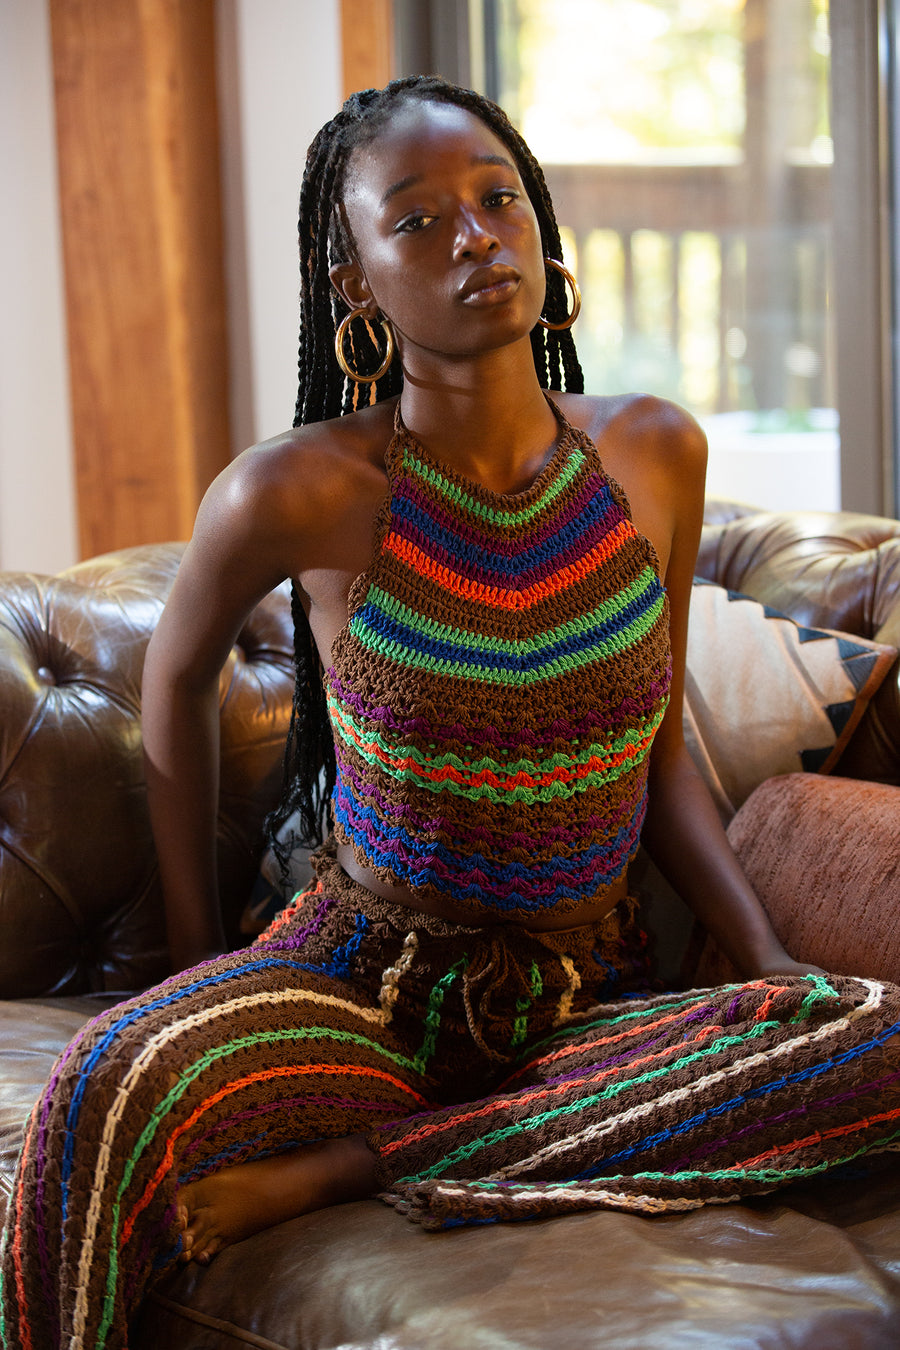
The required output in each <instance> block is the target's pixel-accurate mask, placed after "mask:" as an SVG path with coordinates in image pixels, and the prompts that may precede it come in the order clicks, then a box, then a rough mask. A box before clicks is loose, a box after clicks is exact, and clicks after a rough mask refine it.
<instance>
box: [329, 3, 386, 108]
mask: <svg viewBox="0 0 900 1350" xmlns="http://www.w3.org/2000/svg"><path fill="white" fill-rule="evenodd" d="M341 72H342V78H343V86H344V98H347V96H348V95H349V94H353V93H355V92H356V90H357V89H380V88H381V87H382V86H383V85H385V84H387V83H388V81H389V80H391V79H393V76H394V5H393V0H341Z"/></svg>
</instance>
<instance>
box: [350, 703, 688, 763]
mask: <svg viewBox="0 0 900 1350" xmlns="http://www.w3.org/2000/svg"><path fill="white" fill-rule="evenodd" d="M328 704H329V712H330V713H331V714H332V718H333V723H332V724H333V727H334V733H335V735H336V736H339V737H340V739H341V740H342V741H343V742H344V743H345V744H347V745H349V746H351V747H352V748H353V749H354V750H356V751H357V753H358V754H360V755H361V756H362V758H363V759H365V760H367V761H368V762H369V763H370V764H373V765H375V766H377V767H378V768H380V769H382V770H383V771H384V772H385V773H389V774H390V775H391V777H394V778H401V779H402V778H406V777H408V776H413V777H419V775H418V774H417V773H416V770H415V769H413V768H412V767H411V766H412V765H413V764H415V765H418V766H419V767H420V768H422V769H425V770H427V771H428V772H429V773H439V772H440V771H441V770H442V769H447V768H449V769H455V770H458V771H459V772H460V773H463V774H465V775H466V776H467V777H475V776H477V775H478V774H480V773H491V774H493V775H494V776H495V777H496V778H498V779H500V780H501V781H503V780H506V779H513V778H517V777H518V776H519V775H520V774H525V775H526V776H528V777H529V778H542V777H544V776H545V775H550V774H552V773H553V772H554V771H555V770H556V769H561V768H572V769H573V771H574V770H577V769H579V768H583V767H584V766H585V765H586V764H589V763H590V762H591V760H593V759H610V758H612V757H614V756H618V755H621V754H622V753H623V752H627V751H629V750H630V751H633V752H635V754H637V753H639V752H640V751H641V750H642V749H645V748H646V744H645V743H646V741H647V738H648V737H652V736H653V734H654V732H655V731H656V730H657V728H658V727H659V724H660V722H661V721H662V719H663V716H664V714H665V708H664V707H662V708H658V709H657V710H656V712H655V713H654V714H653V715H652V716H651V717H648V718H646V719H645V720H644V721H642V722H639V723H638V724H637V726H634V727H626V729H625V730H624V731H623V732H622V733H621V734H620V735H619V736H613V737H611V738H610V739H609V740H607V741H604V742H603V743H600V742H597V743H592V744H589V745H586V746H585V747H584V748H583V749H581V750H578V751H577V752H573V751H571V750H569V751H566V752H562V751H558V752H557V753H556V754H553V755H548V756H547V758H546V759H538V760H534V759H526V758H524V757H520V758H519V759H515V760H511V761H509V760H507V761H505V762H501V761H500V760H497V759H494V758H493V757H492V756H491V755H483V756H482V757H481V758H480V759H476V760H470V759H469V760H466V759H461V758H460V756H459V755H457V754H455V753H454V752H453V751H447V752H446V753H444V754H431V753H429V752H428V751H423V750H421V749H419V748H418V747H417V746H415V745H410V744H403V743H395V742H393V741H390V740H388V738H387V737H386V736H384V735H382V734H380V733H379V732H376V731H373V730H372V728H371V727H370V726H369V725H368V723H367V722H366V721H365V720H364V719H362V718H359V717H355V716H354V715H353V714H352V713H350V712H349V710H348V709H346V708H341V706H340V704H339V703H337V701H336V700H335V699H334V698H333V696H332V695H331V694H329V695H328ZM386 756H389V757H390V760H393V761H396V763H395V764H391V763H389V762H386V760H385V757H386ZM397 765H399V767H397ZM404 766H409V767H404Z"/></svg>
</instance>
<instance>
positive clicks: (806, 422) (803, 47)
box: [398, 0, 896, 512]
mask: <svg viewBox="0 0 900 1350" xmlns="http://www.w3.org/2000/svg"><path fill="white" fill-rule="evenodd" d="M894 6H895V0H891V3H890V4H888V3H887V0H884V3H882V4H879V2H878V0H865V3H860V2H859V0H831V3H830V5H829V0H468V3H458V4H442V5H441V4H436V3H434V0H432V3H422V4H418V5H415V6H409V7H408V9H409V11H410V12H409V13H407V14H406V15H404V13H403V5H402V4H401V5H400V13H399V14H398V18H399V20H400V23H399V25H398V27H400V28H401V30H407V24H408V22H409V23H413V22H414V24H415V25H417V34H418V36H417V41H418V43H419V48H418V52H415V51H413V50H412V49H408V50H407V51H406V52H405V53H404V52H403V50H402V47H401V53H400V60H401V63H402V64H403V63H405V68H406V69H428V68H431V69H434V68H439V69H441V70H442V72H443V73H444V74H447V75H448V77H450V78H456V79H459V80H461V81H462V82H466V81H468V82H470V83H472V84H474V85H475V86H476V87H481V88H482V89H484V90H485V92H487V93H489V94H490V95H491V96H492V97H494V98H496V99H497V100H498V101H499V102H500V103H502V104H503V106H504V107H505V108H506V109H507V110H508V111H509V112H510V114H511V116H512V117H513V119H514V121H516V123H517V124H518V125H519V126H520V127H521V129H522V130H523V132H524V134H525V137H526V139H527V140H528V141H529V144H530V145H531V146H532V149H533V150H534V151H535V154H536V155H537V157H538V159H540V160H541V162H542V164H543V165H544V168H545V172H546V175H547V179H548V183H549V186H550V189H551V192H552V194H553V198H554V201H555V203H556V207H557V214H558V217H559V220H560V224H561V226H562V230H563V239H564V245H565V248H566V256H567V261H568V262H569V264H570V265H572V266H573V267H574V270H575V271H576V272H577V273H578V275H579V278H580V280H581V281H582V284H583V288H584V293H585V307H584V310H583V317H582V318H581V319H579V323H578V328H577V329H576V340H577V343H578V347H579V352H580V355H581V357H582V363H583V365H584V367H585V375H586V383H587V387H588V388H589V389H591V390H594V391H597V392H615V391H617V390H621V389H625V388H631V389H647V390H650V391H652V392H654V393H660V394H664V395H667V396H669V397H672V398H674V399H676V400H677V401H679V402H681V403H684V404H685V405H686V406H687V407H689V408H690V409H691V410H692V411H693V412H694V413H695V414H696V415H697V416H698V418H699V419H700V421H701V422H702V423H703V425H704V426H705V428H706V430H707V433H708V435H709V440H710V451H711V453H710V472H709V492H710V494H711V495H716V496H725V497H734V498H737V499H739V500H744V501H748V502H752V503H754V504H757V505H761V506H767V507H771V508H774V509H779V508H784V509H792V508H806V509H814V508H820V509H834V508H836V507H837V506H839V505H841V504H843V505H844V506H845V507H849V508H853V509H859V510H869V511H874V512H890V511H893V510H895V509H896V507H895V497H894V490H895V489H894V479H895V477H896V475H895V473H894V472H893V468H894V464H893V453H892V450H891V433H892V427H893V423H894V420H895V419H894V408H893V402H892V396H891V397H886V396H885V391H886V390H887V391H891V390H892V389H893V387H894V384H893V379H892V372H891V371H890V369H889V360H888V358H889V357H890V353H891V350H892V345H891V343H890V341H889V336H888V335H889V332H890V327H889V323H890V314H889V313H888V308H889V306H888V304H887V301H888V300H889V288H888V287H886V285H885V284H884V280H883V279H884V278H885V277H886V276H887V275H888V271H887V263H888V257H887V246H888V240H889V232H888V231H887V230H886V228H885V221H886V219H887V213H886V211H885V198H884V193H885V191H886V185H885V181H884V179H883V176H882V175H881V173H880V172H879V169H880V157H881V154H882V147H883V145H884V144H885V143H886V142H885V131H886V114H885V111H884V106H883V104H882V103H881V101H880V100H881V99H882V95H883V92H884V87H885V86H884V82H883V79H882V77H881V75H880V68H881V67H880V63H881V66H883V65H884V52H885V50H888V49H889V50H890V51H891V52H892V51H893V47H892V46H891V47H889V48H887V47H885V45H884V44H885V43H890V38H891V36H892V32H893V28H892V24H891V23H889V19H890V18H891V16H892V15H893V10H894ZM429 43H430V47H429ZM880 44H881V45H880ZM426 48H427V49H428V56H426V55H425V49H426ZM429 58H430V59H429ZM417 62H418V64H417Z"/></svg>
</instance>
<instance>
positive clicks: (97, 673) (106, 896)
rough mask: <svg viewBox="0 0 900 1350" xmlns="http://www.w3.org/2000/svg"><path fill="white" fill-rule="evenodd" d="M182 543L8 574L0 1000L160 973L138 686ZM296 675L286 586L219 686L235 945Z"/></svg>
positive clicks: (125, 985) (273, 792)
mask: <svg viewBox="0 0 900 1350" xmlns="http://www.w3.org/2000/svg"><path fill="white" fill-rule="evenodd" d="M182 550H183V546H182V545H178V544H164V545H154V546H151V547H145V548H136V549H124V550H122V551H121V552H118V553H109V554H106V555H104V556H103V557H99V558H94V559H92V560H91V561H89V562H84V563H80V564H79V565H78V566H75V567H72V568H69V569H68V570H67V571H65V572H63V573H61V574H60V575H59V576H56V577H38V576H31V575H25V574H7V575H6V576H4V577H3V578H2V580H0V670H2V681H0V920H2V931H3V933H4V934H5V935H6V936H5V938H4V941H3V942H2V944H0V997H6V998H24V997H34V996H36V995H41V994H76V993H87V992H89V991H96V990H127V989H137V988H142V987H145V986H146V985H147V984H149V983H152V982H153V981H154V980H156V979H158V978H161V977H162V975H164V974H165V973H166V957H165V952H164V932H163V923H162V908H161V896H160V892H159V883H158V876H157V867H156V859H155V854H154V850H153V843H152V838H151V834H150V825H149V819H148V814H147V803H146V793H145V788H144V776H143V766H142V756H141V736H140V690H141V671H142V668H143V660H144V651H145V649H146V645H147V642H148V640H149V637H150V634H151V632H152V630H153V628H154V626H155V624H156V621H157V619H158V617H159V614H160V611H161V609H162V606H163V604H164V602H165V598H166V596H167V595H168V593H169V589H170V587H171V585H172V580H173V578H174V576H175V573H176V571H177V568H178V563H179V559H180V557H181V553H182ZM291 670H292V662H291V631H290V614H289V607H288V602H287V597H286V595H285V594H283V593H282V594H279V593H278V592H275V593H274V594H273V595H272V596H270V597H268V598H267V599H266V600H265V601H264V602H263V604H261V605H260V606H259V607H258V608H257V609H256V610H255V611H254V613H253V614H252V616H251V617H250V619H249V620H248V622H247V624H246V626H245V628H244V631H243V632H242V633H241V634H240V637H239V640H238V643H237V645H236V646H235V648H234V650H233V651H232V653H231V656H230V658H229V660H228V663H227V665H226V667H225V669H224V671H223V673H222V679H221V686H220V706H221V735H222V780H221V796H220V809H219V854H220V863H221V868H220V875H221V878H222V880H221V898H222V904H223V909H224V913H225V915H226V922H227V927H228V929H229V932H230V935H231V936H232V937H233V938H234V939H236V938H237V915H238V914H239V912H240V908H241V906H242V905H243V902H244V900H245V899H246V895H247V892H248V890H249V888H250V886H251V884H252V881H253V877H254V875H255V871H256V867H257V863H258V857H259V850H260V825H261V822H262V819H263V816H264V815H265V812H266V811H267V810H268V809H269V808H270V807H271V805H272V803H273V801H274V799H275V798H276V796H277V793H278V789H279V786H280V766H281V755H282V746H283V743H284V738H285V735H286V730H287V719H288V715H289V709H290V698H291V689H292V674H291ZM13 934H14V935H15V940H14V941H10V940H9V939H10V935H13Z"/></svg>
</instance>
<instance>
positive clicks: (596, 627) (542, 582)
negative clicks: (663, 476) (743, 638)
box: [325, 400, 671, 921]
mask: <svg viewBox="0 0 900 1350" xmlns="http://www.w3.org/2000/svg"><path fill="white" fill-rule="evenodd" d="M548 401H550V400H548ZM550 402H551V407H553V410H554V412H555V414H556V416H557V419H558V420H559V423H560V436H559V440H558V442H557V445H556V448H555V450H554V451H553V453H552V455H551V457H550V459H549V461H548V463H547V464H546V465H545V467H544V468H543V470H542V471H541V472H540V474H539V475H538V477H537V478H536V479H535V481H534V482H533V483H532V485H531V486H530V487H529V488H527V489H526V490H525V491H524V492H520V493H516V494H508V495H501V494H498V493H494V492H491V491H489V490H488V489H487V488H484V487H482V486H481V485H478V484H475V483H472V482H469V481H468V480H467V479H465V478H463V477H461V476H460V475H458V474H456V473H455V472H453V471H452V470H451V469H449V468H447V467H446V466H444V465H442V464H440V463H439V462H437V461H436V460H434V459H432V458H431V456H430V455H429V454H428V452H427V451H426V450H425V449H424V448H423V447H422V446H421V445H420V444H419V443H418V442H417V441H416V439H415V438H414V437H413V436H412V435H411V434H410V433H409V432H408V431H407V430H406V428H405V427H404V425H403V423H402V421H401V419H400V412H399V407H398V410H397V417H396V421H395V434H394V437H393V440H392V442H391V445H390V447H389V450H388V453H387V457H386V465H387V474H388V482H389V492H388V496H387V499H386V501H385V503H384V505H383V506H382V509H381V512H380V515H379V518H378V523H377V527H376V543H375V554H374V558H373V561H372V563H371V564H370V566H369V567H368V569H367V570H366V572H364V573H363V574H362V576H360V577H359V578H357V580H356V582H355V583H354V585H353V587H352V589H351V593H350V620H349V622H348V624H347V625H346V627H345V628H344V629H342V631H341V633H340V634H339V635H338V638H337V639H336V642H335V644H334V648H333V653H334V655H333V664H332V666H331V668H330V669H329V670H328V672H327V673H326V678H325V684H326V694H327V698H328V706H329V713H330V717H331V723H332V728H333V731H334V740H335V749H336V754H337V771H338V772H337V782H336V786H335V790H334V798H333V803H332V804H333V809H334V825H335V834H336V837H337V839H338V841H339V842H341V843H349V844H351V845H352V846H353V848H354V851H355V854H356V856H357V858H358V859H359V861H360V862H361V863H362V864H363V865H364V866H366V867H370V868H372V870H373V871H374V872H375V874H376V875H377V876H378V877H379V878H380V879H382V880H384V881H387V882H390V883H392V884H400V885H403V886H407V887H410V888H412V889H413V890H417V891H420V892H421V893H423V894H424V893H425V892H427V893H428V894H429V896H430V897H439V898H444V897H446V898H450V899H452V901H453V903H454V905H455V906H456V907H457V908H458V907H460V906H462V907H463V908H466V909H471V911H472V914H473V919H474V920H475V921H477V920H478V917H479V916H480V917H481V918H484V917H485V916H486V913H488V912H490V914H491V915H492V916H493V917H498V918H508V919H510V920H516V919H518V920H520V921H521V920H524V919H525V918H526V917H527V916H531V915H534V914H536V913H539V912H544V911H552V912H553V913H555V914H560V915H564V914H572V913H574V912H575V911H576V910H577V909H578V908H579V907H580V906H581V905H583V904H585V903H587V902H597V901H598V900H602V898H603V895H604V892H605V891H607V890H608V889H609V887H610V886H611V885H612V884H613V883H614V882H615V881H616V880H617V879H618V878H619V877H621V876H622V874H623V872H624V871H625V868H626V866H627V864H628V861H629V859H630V858H631V857H632V856H633V854H634V852H635V850H636V848H637V845H638V839H639V836H640V831H641V825H642V823H643V819H644V814H645V810H646V800H647V768H648V758H649V752H650V746H651V743H652V741H653V736H654V734H655V732H656V729H657V727H658V726H659V724H660V722H661V720H662V716H663V713H664V712H665V708H666V703H667V700H668V692H669V683H670V674H671V671H670V657H669V629H668V601H667V597H666V595H665V592H664V590H663V588H662V586H661V584H660V580H659V576H658V575H657V573H658V562H657V558H656V554H655V552H654V550H653V547H652V545H651V544H650V543H649V542H648V541H647V540H646V539H644V538H643V537H642V536H641V535H640V534H638V533H637V531H636V530H635V528H634V525H633V524H632V522H631V513H630V508H629V506H628V502H627V499H626V497H625V494H624V492H623V491H622V489H621V488H620V487H619V486H618V485H617V484H616V483H615V482H613V480H612V479H610V478H609V476H608V475H607V474H606V473H605V472H604V470H603V466H602V464H601V462H600V458H599V455H598V452H597V449H596V446H595V445H594V443H593V441H591V439H590V437H589V436H588V435H587V434H586V433H585V432H582V431H579V430H577V429H575V428H574V427H572V426H570V425H569V423H568V422H566V421H565V419H564V418H563V417H562V415H561V414H560V412H559V410H558V409H557V408H556V406H555V405H554V404H553V403H552V401H550Z"/></svg>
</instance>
